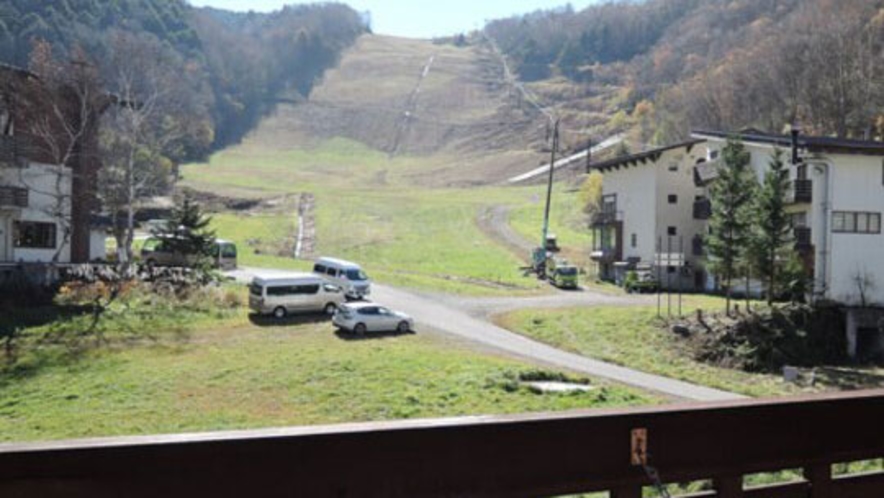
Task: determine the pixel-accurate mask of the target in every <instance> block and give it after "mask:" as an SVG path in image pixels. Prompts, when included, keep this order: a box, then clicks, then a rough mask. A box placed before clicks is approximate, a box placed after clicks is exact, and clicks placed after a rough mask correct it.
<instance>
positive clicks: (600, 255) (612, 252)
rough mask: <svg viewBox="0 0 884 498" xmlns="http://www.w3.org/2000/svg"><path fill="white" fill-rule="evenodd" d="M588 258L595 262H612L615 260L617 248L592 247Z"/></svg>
mask: <svg viewBox="0 0 884 498" xmlns="http://www.w3.org/2000/svg"><path fill="white" fill-rule="evenodd" d="M589 259H591V260H593V261H595V262H596V263H612V262H614V261H616V260H617V250H616V249H614V248H603V249H593V251H592V252H590V253H589Z"/></svg>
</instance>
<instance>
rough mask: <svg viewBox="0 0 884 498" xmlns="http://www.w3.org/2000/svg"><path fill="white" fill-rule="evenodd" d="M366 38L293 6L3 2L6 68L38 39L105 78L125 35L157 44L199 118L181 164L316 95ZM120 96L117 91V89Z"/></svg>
mask: <svg viewBox="0 0 884 498" xmlns="http://www.w3.org/2000/svg"><path fill="white" fill-rule="evenodd" d="M365 31H366V27H365V24H364V23H363V20H362V19H361V17H360V15H359V14H358V13H357V12H356V11H354V10H352V9H350V8H349V7H347V6H345V5H342V4H317V5H304V6H297V7H286V8H284V9H282V10H281V11H277V12H275V13H272V14H255V13H248V14H240V13H233V12H227V11H221V10H215V9H195V8H192V7H191V6H189V5H188V4H186V3H185V2H184V1H183V0H43V1H39V2H35V1H33V0H2V1H0V61H3V62H7V63H12V64H15V65H18V66H27V65H28V57H29V53H30V51H31V47H32V44H33V42H34V40H37V39H44V40H46V41H48V42H50V43H51V44H52V46H53V50H54V51H55V52H56V54H57V55H61V56H64V55H65V54H67V53H70V51H71V50H73V48H74V47H81V48H82V49H83V50H84V51H85V53H86V54H87V56H88V57H89V58H90V59H92V61H93V62H95V63H96V64H97V65H98V66H99V67H100V68H101V70H102V71H103V72H112V71H113V68H110V67H108V64H109V61H111V60H113V57H112V56H111V54H110V52H112V51H113V47H112V45H113V43H114V40H115V39H116V38H117V35H118V34H120V33H126V34H127V36H129V35H134V36H136V37H140V38H142V39H145V40H147V41H148V42H155V43H156V42H158V43H159V45H161V46H163V47H165V49H166V50H167V51H168V52H171V54H172V57H168V58H166V60H165V61H164V62H165V63H166V64H172V65H174V66H175V67H174V68H172V69H173V70H174V72H175V73H176V74H178V75H179V77H180V84H179V85H177V86H176V91H178V92H182V93H184V94H187V95H179V96H177V98H176V100H177V101H182V102H187V103H188V108H189V109H188V111H189V113H190V114H192V115H195V116H197V117H198V122H199V123H200V124H199V125H197V126H192V127H191V130H190V131H191V133H189V134H188V137H187V140H186V143H185V144H183V146H182V148H181V151H180V155H181V156H182V157H180V158H178V159H193V158H196V157H200V156H202V155H204V154H206V153H207V152H208V151H209V150H211V149H212V148H213V147H220V146H223V145H225V144H228V143H231V142H234V141H236V140H238V139H239V138H240V137H241V136H242V135H243V134H244V133H245V132H247V131H248V130H249V129H251V127H252V126H253V125H254V123H255V122H256V121H257V119H258V118H259V117H260V116H261V115H262V114H263V113H264V112H265V111H266V110H268V109H269V108H270V107H271V106H272V104H273V103H274V99H275V97H276V96H277V94H278V93H279V92H280V91H281V90H283V89H287V88H293V89H296V90H298V91H299V92H300V93H301V94H302V95H305V96H306V95H308V94H309V92H310V90H311V89H312V86H313V84H314V82H315V81H316V79H317V78H318V77H319V76H321V75H322V73H323V72H324V71H325V69H327V68H329V67H331V66H333V65H334V64H335V62H336V61H337V58H338V56H339V54H340V52H341V51H342V50H343V49H344V48H346V47H347V46H349V45H351V44H352V43H353V41H354V40H355V39H356V38H357V37H358V36H359V35H360V34H362V33H363V32H365ZM110 90H111V91H113V90H114V89H113V88H111V89H110Z"/></svg>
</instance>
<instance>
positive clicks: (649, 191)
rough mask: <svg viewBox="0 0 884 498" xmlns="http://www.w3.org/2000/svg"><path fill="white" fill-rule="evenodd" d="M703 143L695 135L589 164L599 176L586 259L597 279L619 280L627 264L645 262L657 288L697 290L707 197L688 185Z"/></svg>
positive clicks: (701, 156) (703, 151)
mask: <svg viewBox="0 0 884 498" xmlns="http://www.w3.org/2000/svg"><path fill="white" fill-rule="evenodd" d="M703 142H704V141H703V140H701V139H695V140H691V141H688V142H684V143H679V144H675V145H671V146H668V147H662V148H658V149H654V150H649V151H646V152H642V153H639V154H632V155H628V156H624V157H619V158H616V159H612V160H610V161H605V162H603V163H599V164H595V165H593V166H592V169H594V170H596V171H599V172H601V173H602V174H603V175H604V182H603V187H602V192H603V195H602V210H601V212H600V213H598V214H597V215H596V216H595V218H594V219H593V223H592V228H593V252H592V259H593V260H594V261H595V262H597V263H598V265H599V274H600V277H601V278H603V279H606V280H620V279H621V278H622V277H623V275H624V273H625V270H626V269H627V268H634V267H636V266H649V267H652V268H653V269H654V270H655V272H657V274H658V275H659V281H660V283H661V285H663V286H667V285H669V286H670V287H673V288H675V287H680V288H682V289H683V290H698V289H702V288H703V286H704V285H705V282H706V276H705V273H704V272H703V269H702V260H701V254H702V253H701V251H700V250H699V249H700V248H699V247H698V241H699V240H700V237H701V236H702V234H703V231H704V229H705V221H704V220H705V219H706V218H708V212H707V209H708V201H706V200H705V199H704V198H703V197H702V196H703V189H702V188H700V187H698V186H697V185H695V183H694V167H695V165H696V164H697V163H698V162H703V161H705V160H706V156H707V154H706V147H705V145H704V143H703ZM658 262H659V264H657V263H658Z"/></svg>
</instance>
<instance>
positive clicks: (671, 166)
mask: <svg viewBox="0 0 884 498" xmlns="http://www.w3.org/2000/svg"><path fill="white" fill-rule="evenodd" d="M669 171H673V172H676V171H678V163H677V162H675V161H673V162H671V163H669Z"/></svg>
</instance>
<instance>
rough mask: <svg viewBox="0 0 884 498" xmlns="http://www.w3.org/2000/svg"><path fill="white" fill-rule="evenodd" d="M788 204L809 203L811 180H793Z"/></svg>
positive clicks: (811, 196)
mask: <svg viewBox="0 0 884 498" xmlns="http://www.w3.org/2000/svg"><path fill="white" fill-rule="evenodd" d="M787 200H788V202H789V204H809V203H811V202H813V180H795V181H793V182H792V188H791V192H790V194H789V196H788V199H787Z"/></svg>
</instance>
